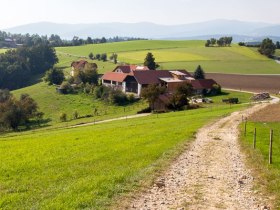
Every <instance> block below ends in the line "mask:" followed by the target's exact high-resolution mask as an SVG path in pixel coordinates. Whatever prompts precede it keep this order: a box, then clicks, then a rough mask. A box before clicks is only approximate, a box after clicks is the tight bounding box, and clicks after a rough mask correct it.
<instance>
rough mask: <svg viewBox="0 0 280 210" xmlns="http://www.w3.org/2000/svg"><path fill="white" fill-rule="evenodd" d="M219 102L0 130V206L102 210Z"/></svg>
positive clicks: (146, 176) (210, 116)
mask: <svg viewBox="0 0 280 210" xmlns="http://www.w3.org/2000/svg"><path fill="white" fill-rule="evenodd" d="M241 107H242V106H240V105H236V106H233V107H231V108H230V107H229V106H226V105H225V106H220V107H217V108H214V109H211V111H210V109H207V108H204V109H203V108H202V109H197V110H190V111H183V112H172V113H167V114H160V115H159V117H158V118H157V116H156V115H151V116H148V117H145V118H141V119H129V120H127V121H125V120H123V121H115V122H110V123H106V124H100V125H94V126H87V127H80V128H75V129H73V128H72V129H58V130H51V131H49V130H48V131H40V132H39V131H30V132H25V133H19V134H17V133H12V134H7V135H5V136H1V137H0V142H1V143H0V159H1V165H0V209H107V207H108V205H110V204H111V202H114V199H115V198H116V197H118V196H120V195H123V194H124V195H126V193H127V192H131V191H132V190H134V189H137V186H138V185H139V183H140V182H139V181H140V180H142V182H143V180H145V182H149V180H150V181H151V179H152V177H153V176H152V175H153V174H154V173H155V171H158V170H159V169H160V168H162V167H163V166H164V164H166V163H168V162H170V161H171V160H172V157H174V155H176V154H178V152H179V151H181V150H182V148H183V146H182V145H183V144H185V143H186V142H189V141H190V140H191V139H192V137H193V135H194V133H195V132H196V131H197V129H199V128H200V127H201V126H203V125H204V124H206V123H209V122H210V121H212V120H214V119H216V118H218V117H222V116H224V115H227V114H229V113H230V112H233V111H234V110H237V109H240V108H241Z"/></svg>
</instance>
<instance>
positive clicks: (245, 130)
mask: <svg viewBox="0 0 280 210" xmlns="http://www.w3.org/2000/svg"><path fill="white" fill-rule="evenodd" d="M246 132H247V120H245V124H244V136H246Z"/></svg>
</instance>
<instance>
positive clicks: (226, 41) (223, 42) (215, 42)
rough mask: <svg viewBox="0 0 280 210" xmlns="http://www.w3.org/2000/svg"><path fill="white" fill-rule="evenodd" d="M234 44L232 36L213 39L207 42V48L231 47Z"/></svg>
mask: <svg viewBox="0 0 280 210" xmlns="http://www.w3.org/2000/svg"><path fill="white" fill-rule="evenodd" d="M231 42H232V37H231V36H225V37H221V38H219V39H215V38H211V39H208V40H206V43H205V47H215V46H218V47H230V45H231Z"/></svg>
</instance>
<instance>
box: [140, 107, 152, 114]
mask: <svg viewBox="0 0 280 210" xmlns="http://www.w3.org/2000/svg"><path fill="white" fill-rule="evenodd" d="M151 111H152V109H151V107H147V108H144V109H141V110H140V111H138V112H137V114H142V113H151Z"/></svg>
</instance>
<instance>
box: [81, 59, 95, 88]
mask: <svg viewBox="0 0 280 210" xmlns="http://www.w3.org/2000/svg"><path fill="white" fill-rule="evenodd" d="M79 76H80V78H81V80H82V82H83V83H84V84H86V83H89V84H94V85H97V84H98V72H97V64H96V63H87V64H86V65H85V68H84V70H83V71H80V74H79Z"/></svg>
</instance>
